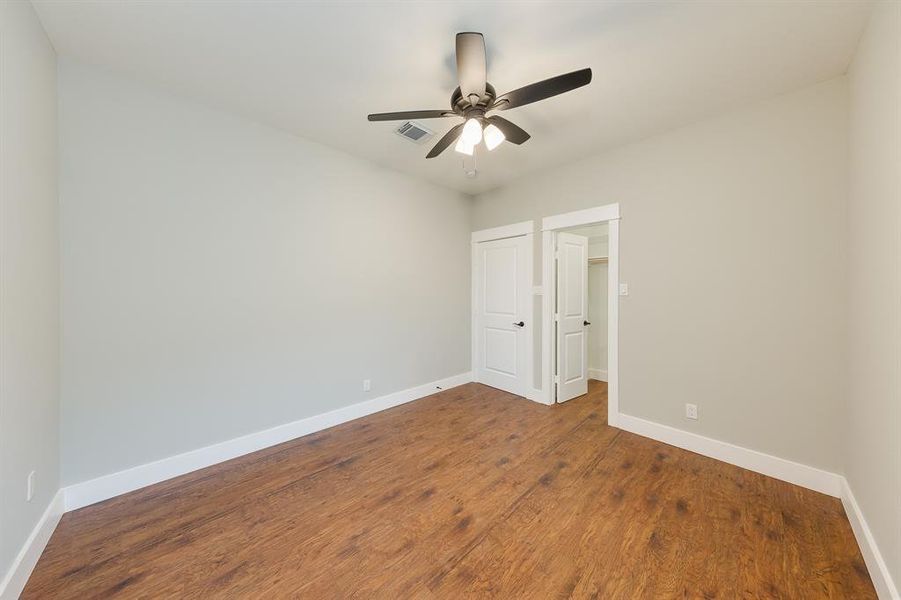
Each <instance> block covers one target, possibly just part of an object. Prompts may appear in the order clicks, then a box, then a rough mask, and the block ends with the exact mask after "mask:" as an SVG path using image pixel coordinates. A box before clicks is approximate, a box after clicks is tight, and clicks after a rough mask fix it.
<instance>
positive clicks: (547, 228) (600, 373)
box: [541, 204, 620, 427]
mask: <svg viewBox="0 0 901 600" xmlns="http://www.w3.org/2000/svg"><path fill="white" fill-rule="evenodd" d="M542 259H543V261H542V262H543V265H542V266H543V268H542V288H543V292H542V295H543V297H544V299H545V300H546V301H545V302H544V304H543V318H542V321H543V322H542V336H541V359H542V377H541V380H542V394H543V396H544V398H543V400H544V401H545V402H546V403H547V404H553V403H556V402H565V401H567V400H571V399H573V398H576V397H579V396H581V395H583V394H585V393H587V392H588V380H589V379H597V380H601V381H607V419H608V424H610V425H611V426H614V427H615V426H617V425H618V421H619V418H618V417H619V377H618V375H619V373H618V354H619V353H618V340H619V332H618V330H619V294H620V289H619V287H620V286H619V205H618V204H609V205H606V206H600V207H597V208H591V209H586V210H580V211H575V212H571V213H565V214H561V215H555V216H552V217H546V218H545V219H543V220H542ZM602 315H603V316H602Z"/></svg>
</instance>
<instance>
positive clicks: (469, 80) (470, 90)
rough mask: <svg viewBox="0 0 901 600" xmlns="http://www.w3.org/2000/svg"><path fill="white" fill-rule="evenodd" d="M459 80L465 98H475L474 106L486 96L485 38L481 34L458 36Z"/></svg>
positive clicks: (469, 33) (470, 33)
mask: <svg viewBox="0 0 901 600" xmlns="http://www.w3.org/2000/svg"><path fill="white" fill-rule="evenodd" d="M457 79H458V80H459V81H460V92H461V93H462V94H463V97H464V98H470V97H471V96H472V97H474V101H473V102H472V105H473V106H475V105H476V103H478V101H479V99H480V98H481V97H482V96H484V95H485V82H486V81H487V79H488V75H487V67H486V63H485V38H484V37H483V36H482V34H481V33H473V32H465V33H458V34H457Z"/></svg>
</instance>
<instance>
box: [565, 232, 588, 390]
mask: <svg viewBox="0 0 901 600" xmlns="http://www.w3.org/2000/svg"><path fill="white" fill-rule="evenodd" d="M557 311H558V312H557V402H566V401H567V400H571V399H573V398H575V397H576V396H581V395H582V394H587V393H588V336H587V335H586V334H585V329H586V325H585V322H586V321H587V320H588V238H586V237H584V236H580V235H573V234H570V233H562V232H561V233H558V234H557Z"/></svg>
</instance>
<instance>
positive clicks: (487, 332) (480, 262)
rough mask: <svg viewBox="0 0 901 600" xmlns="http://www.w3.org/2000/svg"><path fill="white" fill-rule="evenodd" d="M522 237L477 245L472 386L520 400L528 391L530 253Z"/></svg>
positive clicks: (527, 244) (526, 242)
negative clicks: (479, 385) (487, 386)
mask: <svg viewBox="0 0 901 600" xmlns="http://www.w3.org/2000/svg"><path fill="white" fill-rule="evenodd" d="M530 252H532V247H531V243H530V238H528V237H526V236H520V237H513V238H507V239H503V240H493V241H490V242H480V243H478V244H476V245H475V253H476V256H475V260H474V264H473V268H474V269H475V270H476V279H475V281H476V294H475V295H476V298H475V301H476V302H475V304H476V306H475V313H476V314H475V315H474V316H475V318H476V335H477V340H476V372H475V373H474V375H475V379H476V381H478V382H480V383H484V384H485V385H490V386H491V387H496V388H500V389H502V390H506V391H508V392H512V393H514V394H518V395H520V396H525V394H526V389H527V387H526V386H527V384H528V380H527V373H526V369H527V362H526V360H527V358H528V355H527V353H528V350H529V348H528V339H529V338H528V336H527V335H526V328H527V327H531V326H532V325H533V324H532V323H529V322H528V320H529V313H528V311H529V306H530V302H529V300H530V297H529V291H530V290H529V287H530V285H531V284H530V278H531V275H532V274H531V273H530V272H529V271H530V266H529V265H530V264H531V261H529V260H528V258H529V253H530Z"/></svg>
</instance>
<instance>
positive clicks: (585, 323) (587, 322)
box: [582, 321, 591, 325]
mask: <svg viewBox="0 0 901 600" xmlns="http://www.w3.org/2000/svg"><path fill="white" fill-rule="evenodd" d="M582 325H591V322H590V321H582Z"/></svg>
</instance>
